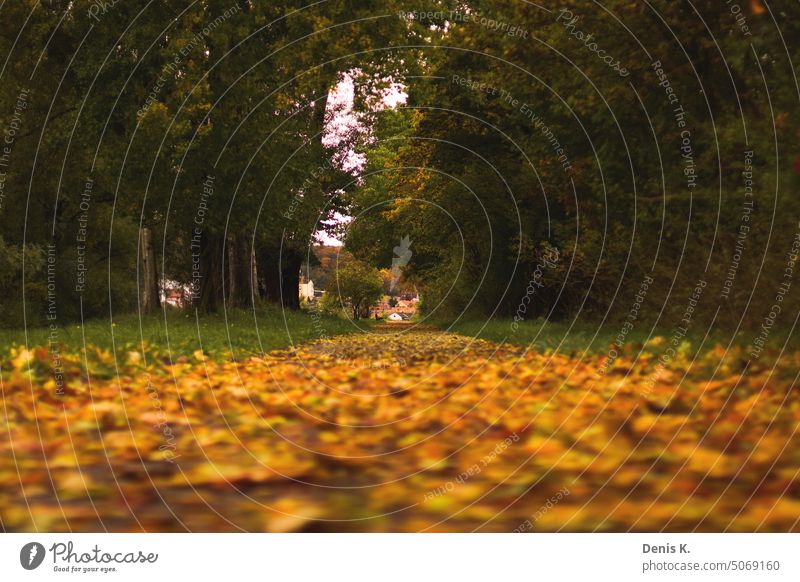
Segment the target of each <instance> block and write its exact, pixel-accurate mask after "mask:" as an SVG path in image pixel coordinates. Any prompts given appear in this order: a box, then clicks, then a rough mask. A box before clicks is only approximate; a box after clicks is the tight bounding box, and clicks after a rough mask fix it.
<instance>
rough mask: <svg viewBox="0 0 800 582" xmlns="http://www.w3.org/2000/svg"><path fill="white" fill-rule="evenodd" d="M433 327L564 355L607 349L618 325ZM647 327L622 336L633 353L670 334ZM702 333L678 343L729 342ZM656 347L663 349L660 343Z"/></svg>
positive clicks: (779, 341) (741, 341)
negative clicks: (657, 337)
mask: <svg viewBox="0 0 800 582" xmlns="http://www.w3.org/2000/svg"><path fill="white" fill-rule="evenodd" d="M437 326H438V327H440V328H442V329H447V328H448V327H449V328H450V330H451V331H453V332H456V333H460V334H463V335H467V336H472V337H479V338H482V339H487V340H492V341H496V342H503V341H505V342H506V343H509V344H513V345H519V346H526V347H527V346H530V347H532V348H535V349H537V350H539V351H545V350H553V351H559V352H561V353H564V354H580V353H593V354H602V353H605V352H607V351H608V349H609V346H611V345H612V344H613V343H614V342H615V338H616V337H617V335H618V334H619V333H620V331H621V329H622V324H620V323H607V324H605V325H604V326H602V327H600V329H599V330H598V327H599V326H598V325H597V324H594V325H592V324H589V323H585V322H578V323H576V324H575V325H574V326H572V328H571V329H570V323H568V322H552V321H544V320H535V321H522V322H520V323H519V326H518V327H517V329H516V331H515V330H514V329H513V328H512V320H511V319H494V320H490V321H476V320H466V321H459V322H457V323H455V324H454V325H452V326H451V324H449V323H442V322H439V323H437ZM651 327H652V326H651V325H647V324H645V323H644V322H639V323H638V324H637V325H636V326H634V328H633V329H632V330H630V331H629V332H628V333H627V335H624V345H625V347H626V349H630V350H632V351H633V352H634V353H635V352H637V351H638V350H639V349H641V347H642V346H643V345H644V344H645V343H646V342H648V340H651V339H652V338H653V337H656V336H661V337H663V338H665V339H666V340H669V339H670V338H671V337H672V335H673V333H674V330H673V329H663V328H662V329H659V328H656V329H655V330H651ZM595 334H596V335H595ZM704 334H705V329H702V330H701V329H700V327H699V326H698V327H697V329H696V330H689V333H688V334H687V335H686V336H685V337H684V338H681V340H680V343H681V344H683V343H684V342H688V344H689V345H688V346H687V347H689V348H690V349H689V350H687V351H692V352H694V351H697V350H698V349H701V346H702V349H701V351H703V352H705V351H707V350H710V349H712V348H713V347H714V346H715V345H717V344H721V345H723V346H727V345H728V343H729V342H730V341H731V337H730V334H727V335H726V334H724V333H722V332H718V331H712V333H711V334H709V336H708V337H707V338H706V337H704ZM757 335H758V333H757V332H753V331H740V332H739V333H738V334H737V336H736V339H735V341H734V344H738V345H747V344H748V343H749V342H750V341H752V339H753V338H755V337H756V336H757ZM785 339H786V332H785V331H784V332H782V333H781V332H778V331H777V330H775V332H774V334H773V335H772V336H771V338H770V341H769V342H768V345H769V346H770V347H773V348H777V349H780V348H781V347H782V346H783V343H784V341H785ZM791 343H792V345H791V346H790V347H793V348H794V349H797V348H798V346H797V342H796V341H795V342H791ZM648 349H649V347H648ZM660 349H663V344H662V346H661V348H660ZM654 351H659V348H658V347H657V346H654Z"/></svg>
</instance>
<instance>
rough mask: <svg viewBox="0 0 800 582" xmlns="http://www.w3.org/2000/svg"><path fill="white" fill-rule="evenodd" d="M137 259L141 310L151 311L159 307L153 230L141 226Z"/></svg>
mask: <svg viewBox="0 0 800 582" xmlns="http://www.w3.org/2000/svg"><path fill="white" fill-rule="evenodd" d="M139 260H140V269H141V281H142V286H141V312H142V313H152V312H154V311H156V310H158V309H159V307H161V297H160V294H159V288H158V269H157V268H156V250H155V247H153V231H151V230H150V228H149V227H147V226H143V227H142V229H141V231H140V233H139Z"/></svg>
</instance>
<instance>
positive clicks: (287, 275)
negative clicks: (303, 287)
mask: <svg viewBox="0 0 800 582" xmlns="http://www.w3.org/2000/svg"><path fill="white" fill-rule="evenodd" d="M302 264H303V256H302V255H301V254H300V253H298V252H294V251H288V252H287V251H285V249H284V253H283V255H282V256H281V296H282V299H283V301H282V304H283V307H284V309H300V267H301V266H302Z"/></svg>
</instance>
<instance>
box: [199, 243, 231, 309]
mask: <svg viewBox="0 0 800 582" xmlns="http://www.w3.org/2000/svg"><path fill="white" fill-rule="evenodd" d="M223 240H224V239H223V237H221V236H219V235H216V234H208V233H206V232H205V231H204V232H203V235H202V237H201V239H200V246H201V249H200V293H199V294H198V296H197V297H196V298H195V307H197V308H198V309H201V310H203V311H206V312H212V311H216V310H217V309H218V308H219V306H220V305H222V286H223V284H224V277H223V274H224V273H223V266H222V245H223Z"/></svg>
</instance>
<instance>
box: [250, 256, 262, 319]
mask: <svg viewBox="0 0 800 582" xmlns="http://www.w3.org/2000/svg"><path fill="white" fill-rule="evenodd" d="M257 258H258V257H257V255H256V245H255V243H253V245H252V246H251V247H250V297H252V299H251V301H252V302H253V304H254V305H255V303H256V301H257V299H258V298H259V297H261V293H260V291H259V288H258V260H257Z"/></svg>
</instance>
